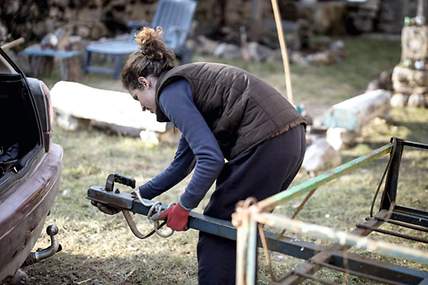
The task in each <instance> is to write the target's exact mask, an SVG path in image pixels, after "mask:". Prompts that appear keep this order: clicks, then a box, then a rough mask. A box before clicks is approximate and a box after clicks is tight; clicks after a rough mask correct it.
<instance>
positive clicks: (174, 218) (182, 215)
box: [158, 203, 189, 231]
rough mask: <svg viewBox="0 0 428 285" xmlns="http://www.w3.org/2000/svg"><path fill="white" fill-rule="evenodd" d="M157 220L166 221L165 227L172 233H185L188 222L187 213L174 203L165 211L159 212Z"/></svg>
mask: <svg viewBox="0 0 428 285" xmlns="http://www.w3.org/2000/svg"><path fill="white" fill-rule="evenodd" d="M158 218H159V220H164V219H166V225H167V226H168V227H170V228H171V229H173V230H174V231H185V230H187V223H188V221H189V211H188V210H186V209H184V208H183V207H182V206H181V205H180V204H178V203H174V204H172V205H171V207H169V208H168V209H166V210H165V211H163V212H160V213H159V217H158Z"/></svg>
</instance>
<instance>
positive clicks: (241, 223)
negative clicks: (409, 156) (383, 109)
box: [234, 138, 428, 284]
mask: <svg viewBox="0 0 428 285" xmlns="http://www.w3.org/2000/svg"><path fill="white" fill-rule="evenodd" d="M405 146H407V147H413V148H418V149H424V150H427V149H428V145H427V144H421V143H415V142H410V141H404V140H401V139H398V138H392V139H391V143H390V144H387V145H385V146H383V147H381V148H379V149H376V150H374V151H373V152H371V153H370V154H368V155H366V156H362V157H359V158H357V159H354V160H352V161H350V162H347V163H345V164H342V165H341V166H339V167H337V168H334V169H332V170H330V171H327V172H325V173H323V174H321V175H319V176H317V177H315V178H313V179H309V180H307V181H305V182H303V183H301V184H298V185H296V186H294V187H292V188H290V189H289V190H287V191H283V192H280V193H278V194H276V195H273V196H271V197H269V198H267V199H265V200H262V201H260V202H258V203H254V204H252V205H242V204H241V207H238V209H237V215H236V216H235V217H234V224H235V225H236V226H237V228H238V245H237V249H238V252H237V259H238V260H237V283H238V284H254V283H255V282H256V276H255V273H254V272H255V268H256V267H257V258H256V248H255V243H254V238H253V236H254V235H257V232H256V227H257V223H262V224H269V225H270V226H276V227H281V228H284V227H285V228H287V229H294V232H303V231H304V232H305V233H309V232H311V231H313V232H317V233H318V234H319V235H320V236H318V238H319V239H324V240H333V241H336V243H335V244H334V245H332V246H330V247H326V248H324V249H323V250H321V251H320V252H318V253H316V254H315V255H314V256H312V257H311V258H309V259H307V261H306V262H304V263H302V264H300V265H298V266H297V267H296V268H295V269H294V270H292V271H291V272H289V273H288V274H287V275H285V277H283V278H281V280H280V284H298V283H300V282H302V281H303V280H305V279H309V280H313V281H317V282H318V283H320V284H334V283H332V282H329V281H325V280H320V279H318V278H316V277H314V274H315V273H316V272H317V271H318V270H320V269H321V268H323V267H325V268H329V269H333V270H337V271H342V272H345V273H349V274H352V275H357V276H360V277H363V278H367V279H371V280H375V281H378V282H382V283H385V284H428V271H419V270H415V269H410V268H407V269H405V272H406V275H402V272H398V271H395V270H396V268H399V267H398V266H396V265H392V264H385V263H383V265H384V266H386V268H388V269H389V271H382V270H379V268H377V267H376V266H379V265H380V264H381V263H380V262H378V261H375V260H372V259H368V258H361V257H357V256H356V255H354V254H350V253H347V252H346V250H347V249H349V248H350V245H357V246H358V245H359V246H360V247H362V248H368V247H367V246H366V247H364V246H361V245H362V244H363V243H364V242H368V243H371V242H372V241H370V240H368V239H367V238H365V237H366V236H367V235H369V234H370V233H371V232H378V233H382V234H388V235H393V236H397V237H400V238H405V239H410V240H414V241H418V242H424V243H428V240H427V239H423V238H420V237H416V236H409V235H404V234H401V233H398V232H394V231H387V230H383V229H380V228H379V227H380V226H381V225H382V224H384V223H390V224H394V225H397V226H400V227H406V228H410V229H413V230H417V231H420V232H428V223H427V222H428V212H426V211H422V210H418V209H413V208H409V207H405V206H401V205H396V203H395V202H396V197H397V183H398V177H399V168H400V162H401V156H402V153H403V149H404V147H405ZM388 153H389V155H390V159H389V161H388V165H387V169H386V171H385V173H384V175H383V177H382V179H381V184H382V181H383V179H384V177H385V175H386V181H385V187H384V190H383V194H382V198H381V202H380V207H379V211H378V212H377V213H376V214H375V215H372V210H373V209H372V210H371V215H370V217H367V218H366V220H365V221H364V222H363V223H360V224H357V226H356V228H355V230H353V231H352V233H351V234H347V233H344V232H335V231H334V230H332V231H330V232H329V235H326V234H325V231H326V228H325V227H324V228H322V227H320V226H317V227H318V228H317V229H314V225H310V224H305V223H302V222H299V221H296V220H292V219H288V218H284V217H282V218H281V217H280V216H278V215H273V214H266V213H268V212H269V211H271V210H272V209H274V208H275V207H276V206H278V205H280V204H283V203H285V202H287V201H290V200H292V199H293V198H295V197H297V196H299V195H302V194H305V193H309V195H308V196H310V195H311V194H312V193H313V191H314V190H315V189H317V188H318V187H319V186H320V185H323V184H325V183H327V182H328V181H330V180H332V179H334V178H336V177H339V176H341V175H343V174H345V173H347V172H349V171H351V170H353V169H355V168H357V167H361V166H362V165H364V164H365V163H367V162H369V161H372V160H374V159H377V158H379V157H381V156H383V155H385V154H388ZM379 186H380V185H379ZM376 195H377V192H376ZM374 199H376V196H375V198H374ZM299 224H300V225H299ZM296 227H298V228H297V229H296ZM329 230H331V229H329ZM323 231H324V232H323ZM323 235H324V236H323ZM321 236H322V238H321ZM348 236H352V237H354V238H355V239H354V241H352V240H349V239H347V238H348ZM356 236H357V237H360V238H356ZM356 240H358V241H357V242H356ZM339 241H341V242H340V243H339ZM396 247H397V248H396V249H397V250H398V251H397V252H395V253H394V252H393V251H394V249H393V248H391V247H390V248H389V250H388V249H387V250H384V251H381V253H382V254H384V255H391V256H398V257H402V258H407V259H413V260H415V261H417V262H419V263H421V264H427V265H428V252H422V251H414V250H413V252H412V253H410V254H409V252H408V250H410V251H412V249H409V248H401V249H398V247H399V246H398V245H396ZM337 253H340V255H341V257H342V259H341V260H338V259H337V257H336V256H335V255H334V254H337ZM344 255H346V257H345V259H344ZM349 257H352V258H355V259H357V260H359V261H360V263H359V264H354V260H351V259H348V258H349ZM344 261H346V263H345V262H344ZM401 268H402V267H401ZM427 268H428V267H427ZM407 274H408V275H407ZM419 274H422V275H419Z"/></svg>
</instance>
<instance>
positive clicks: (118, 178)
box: [105, 173, 135, 192]
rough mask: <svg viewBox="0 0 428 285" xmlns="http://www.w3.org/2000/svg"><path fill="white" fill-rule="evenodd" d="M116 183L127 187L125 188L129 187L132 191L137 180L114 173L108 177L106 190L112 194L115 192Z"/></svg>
mask: <svg viewBox="0 0 428 285" xmlns="http://www.w3.org/2000/svg"><path fill="white" fill-rule="evenodd" d="M115 182H117V183H120V184H122V185H125V186H129V187H131V188H132V189H134V188H135V179H133V178H129V177H126V176H123V175H120V174H117V173H113V174H110V175H109V176H108V177H107V181H106V187H105V190H106V191H108V192H112V191H113V190H114V183H115Z"/></svg>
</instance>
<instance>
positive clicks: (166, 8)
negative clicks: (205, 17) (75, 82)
mask: <svg viewBox="0 0 428 285" xmlns="http://www.w3.org/2000/svg"><path fill="white" fill-rule="evenodd" d="M195 8H196V2H195V1H193V0H160V1H159V4H158V7H157V9H156V14H155V16H154V18H153V21H152V23H151V27H158V26H159V27H162V29H163V36H164V40H165V43H166V45H167V46H168V47H169V48H171V49H173V50H174V52H175V53H176V54H177V56H179V57H180V56H184V55H186V54H187V53H189V52H190V51H189V50H187V49H186V46H185V43H186V39H187V36H188V35H189V32H190V30H191V26H192V19H193V14H194V12H195ZM141 26H142V25H138V26H136V22H132V27H133V29H134V31H136V30H137V28H140V27H141ZM133 36H134V35H133ZM133 36H132V38H131V37H127V38H126V39H121V40H118V39H109V40H102V41H97V42H93V43H90V44H89V45H88V46H87V47H86V58H85V66H84V70H85V72H87V73H92V72H93V73H106V74H113V77H114V78H115V79H117V78H119V75H120V71H121V69H122V66H123V64H124V61H125V59H126V57H127V56H128V55H129V54H130V53H132V52H134V51H136V50H137V44H136V43H135V41H134V38H133ZM93 54H101V55H106V56H109V57H112V58H113V62H114V63H113V67H105V66H96V65H93V64H92V55H93Z"/></svg>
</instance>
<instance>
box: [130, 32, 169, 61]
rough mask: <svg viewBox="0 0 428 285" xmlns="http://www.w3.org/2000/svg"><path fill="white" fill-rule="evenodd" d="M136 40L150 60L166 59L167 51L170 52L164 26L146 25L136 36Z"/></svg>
mask: <svg viewBox="0 0 428 285" xmlns="http://www.w3.org/2000/svg"><path fill="white" fill-rule="evenodd" d="M135 41H136V42H137V45H138V46H139V48H140V51H141V53H142V54H143V55H144V56H145V57H147V58H148V59H150V60H164V59H165V57H166V54H165V52H168V48H167V47H166V45H165V43H164V41H163V39H162V28H161V27H156V28H155V29H152V28H147V27H144V28H143V29H142V30H140V31H139V32H138V33H137V34H136V36H135Z"/></svg>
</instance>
